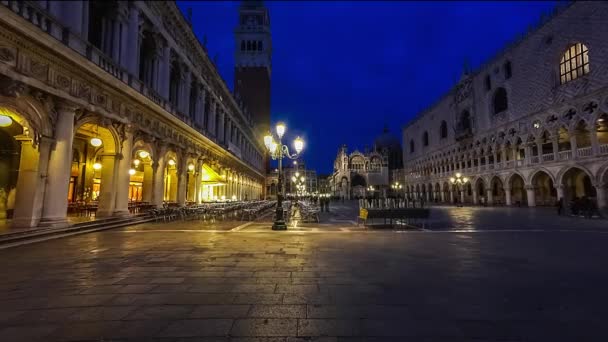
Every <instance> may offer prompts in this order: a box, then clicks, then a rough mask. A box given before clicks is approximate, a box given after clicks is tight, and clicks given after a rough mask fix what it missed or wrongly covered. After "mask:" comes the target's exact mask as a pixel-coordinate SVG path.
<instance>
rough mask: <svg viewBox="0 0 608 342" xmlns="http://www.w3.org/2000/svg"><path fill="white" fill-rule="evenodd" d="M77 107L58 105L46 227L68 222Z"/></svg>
mask: <svg viewBox="0 0 608 342" xmlns="http://www.w3.org/2000/svg"><path fill="white" fill-rule="evenodd" d="M75 109H76V108H74V107H69V106H60V107H59V108H57V112H58V118H57V123H56V125H55V148H54V149H53V150H52V151H51V153H50V158H49V164H48V170H49V171H47V178H46V191H45V193H44V207H43V210H42V220H41V224H42V225H44V226H65V225H67V218H66V216H67V211H68V186H69V184H70V173H71V169H72V142H73V139H74V114H75Z"/></svg>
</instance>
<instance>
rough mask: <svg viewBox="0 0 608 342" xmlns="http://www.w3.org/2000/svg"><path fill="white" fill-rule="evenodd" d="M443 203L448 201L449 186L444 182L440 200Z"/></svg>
mask: <svg viewBox="0 0 608 342" xmlns="http://www.w3.org/2000/svg"><path fill="white" fill-rule="evenodd" d="M442 201H443V202H449V201H450V185H449V184H448V182H444V183H443V198H442Z"/></svg>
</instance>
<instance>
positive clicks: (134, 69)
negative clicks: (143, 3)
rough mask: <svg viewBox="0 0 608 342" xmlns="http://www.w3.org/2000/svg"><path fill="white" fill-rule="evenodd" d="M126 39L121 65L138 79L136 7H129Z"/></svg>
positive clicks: (139, 41)
mask: <svg viewBox="0 0 608 342" xmlns="http://www.w3.org/2000/svg"><path fill="white" fill-rule="evenodd" d="M125 31H127V39H126V41H127V42H126V45H125V53H123V54H122V64H123V66H124V67H125V68H126V69H127V70H128V71H129V73H131V74H132V75H134V76H136V77H139V63H141V61H140V56H139V46H140V44H141V37H140V36H139V9H138V8H137V6H134V5H132V4H131V5H129V21H128V24H127V29H126V30H125Z"/></svg>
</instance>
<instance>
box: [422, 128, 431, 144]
mask: <svg viewBox="0 0 608 342" xmlns="http://www.w3.org/2000/svg"><path fill="white" fill-rule="evenodd" d="M422 145H423V146H429V132H427V131H424V133H423V134H422Z"/></svg>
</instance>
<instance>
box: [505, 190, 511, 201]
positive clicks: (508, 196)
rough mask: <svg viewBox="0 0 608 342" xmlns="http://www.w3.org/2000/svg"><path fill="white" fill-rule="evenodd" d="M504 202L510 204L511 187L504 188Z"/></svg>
mask: <svg viewBox="0 0 608 342" xmlns="http://www.w3.org/2000/svg"><path fill="white" fill-rule="evenodd" d="M505 204H506V205H511V188H505Z"/></svg>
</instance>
